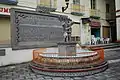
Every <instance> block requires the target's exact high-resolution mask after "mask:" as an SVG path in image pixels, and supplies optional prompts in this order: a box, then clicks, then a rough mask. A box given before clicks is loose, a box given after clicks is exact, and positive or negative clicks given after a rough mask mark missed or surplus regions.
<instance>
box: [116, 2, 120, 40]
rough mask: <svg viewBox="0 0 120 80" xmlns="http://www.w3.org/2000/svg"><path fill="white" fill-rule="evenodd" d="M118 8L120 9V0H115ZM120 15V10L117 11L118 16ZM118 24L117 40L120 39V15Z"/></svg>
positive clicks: (117, 20) (117, 19)
mask: <svg viewBox="0 0 120 80" xmlns="http://www.w3.org/2000/svg"><path fill="white" fill-rule="evenodd" d="M115 4H116V10H120V0H115ZM118 15H120V12H117V13H116V16H118ZM116 26H117V40H120V17H118V18H116Z"/></svg>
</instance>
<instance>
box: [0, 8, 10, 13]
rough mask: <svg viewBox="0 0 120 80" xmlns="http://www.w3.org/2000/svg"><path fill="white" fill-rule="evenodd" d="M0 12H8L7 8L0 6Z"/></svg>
mask: <svg viewBox="0 0 120 80" xmlns="http://www.w3.org/2000/svg"><path fill="white" fill-rule="evenodd" d="M0 12H3V13H9V8H0Z"/></svg>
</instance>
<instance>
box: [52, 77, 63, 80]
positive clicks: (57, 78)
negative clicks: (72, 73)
mask: <svg viewBox="0 0 120 80" xmlns="http://www.w3.org/2000/svg"><path fill="white" fill-rule="evenodd" d="M52 79H53V80H64V78H63V77H53V78H52Z"/></svg>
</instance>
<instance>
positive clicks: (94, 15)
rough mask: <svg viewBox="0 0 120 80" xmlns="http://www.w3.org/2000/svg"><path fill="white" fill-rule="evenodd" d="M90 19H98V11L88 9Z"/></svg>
mask: <svg viewBox="0 0 120 80" xmlns="http://www.w3.org/2000/svg"><path fill="white" fill-rule="evenodd" d="M90 17H91V18H96V19H99V18H100V10H97V9H90Z"/></svg>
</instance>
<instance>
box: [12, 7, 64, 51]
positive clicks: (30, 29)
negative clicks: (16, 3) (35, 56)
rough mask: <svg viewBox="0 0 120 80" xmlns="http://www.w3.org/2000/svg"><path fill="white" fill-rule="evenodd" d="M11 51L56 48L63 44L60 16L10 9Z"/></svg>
mask: <svg viewBox="0 0 120 80" xmlns="http://www.w3.org/2000/svg"><path fill="white" fill-rule="evenodd" d="M10 12H11V37H12V38H11V39H12V48H13V49H30V48H38V47H51V46H57V42H63V33H64V32H63V27H62V21H61V19H60V16H61V15H56V14H45V13H39V12H35V11H27V10H22V9H11V11H10Z"/></svg>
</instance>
